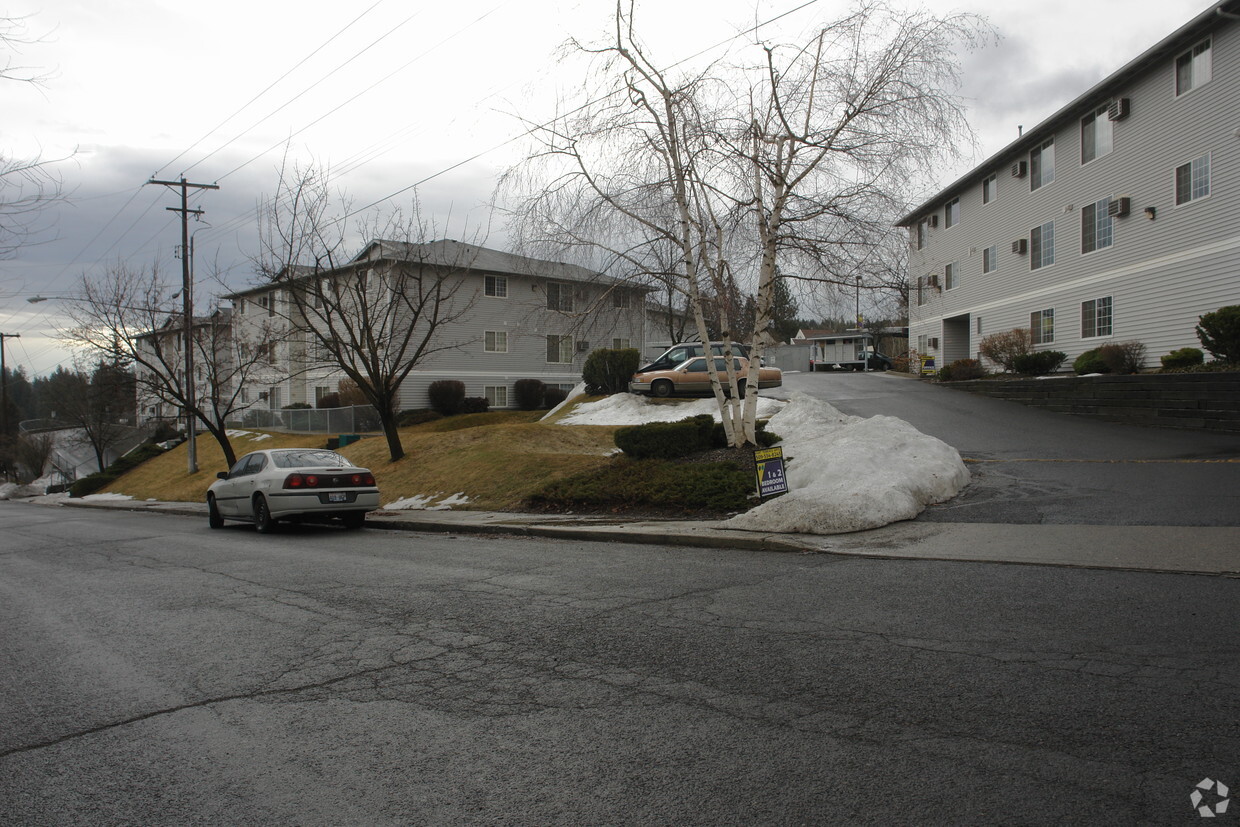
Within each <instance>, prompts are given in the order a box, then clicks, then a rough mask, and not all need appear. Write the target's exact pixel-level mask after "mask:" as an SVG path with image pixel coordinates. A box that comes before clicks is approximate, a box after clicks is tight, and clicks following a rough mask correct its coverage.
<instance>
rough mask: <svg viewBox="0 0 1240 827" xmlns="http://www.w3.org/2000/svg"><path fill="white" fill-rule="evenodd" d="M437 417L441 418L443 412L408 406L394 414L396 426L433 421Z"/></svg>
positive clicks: (403, 426) (409, 425) (406, 426)
mask: <svg viewBox="0 0 1240 827" xmlns="http://www.w3.org/2000/svg"><path fill="white" fill-rule="evenodd" d="M437 419H443V414H441V413H439V411H431V410H426V409H425V408H417V409H414V408H410V409H409V410H407V411H401V412H400V413H398V414H397V415H396V426H397V427H398V428H409V427H411V426H413V425H423V424H425V423H427V422H434V421H435V420H437Z"/></svg>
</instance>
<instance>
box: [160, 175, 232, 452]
mask: <svg viewBox="0 0 1240 827" xmlns="http://www.w3.org/2000/svg"><path fill="white" fill-rule="evenodd" d="M147 183H148V184H160V185H162V186H165V187H177V188H179V189H180V190H181V206H180V207H165V209H167V210H168V211H169V212H178V213H180V214H181V308H182V315H181V322H182V325H183V330H184V333H185V379H184V389H183V394H184V396H185V439H186V444H187V447H188V449H189V472H190V473H191V474H195V473H197V472H198V445H197V442H196V441H195V440H194V432H195V430H196V425H197V423H195V422H194V418H195V417H194V412H193V408H194V391H195V388H194V348H193V336H194V315H193V313H194V282H193V279H192V278H191V276H190V273H191V272H192V268H191V265H190V260H189V257H190V247H189V217H190V215H193V216H195V217H197V216H200V215H202V210H191V209H190V208H189V189H190V187H193V188H194V189H200V190H217V189H219V185H218V184H191V183H189V182H188V181H186V180H185V176H184V175H182V176H181V178H180V180H179V181H157V180H155V179H154V178H152V179H151V180H149V181H147Z"/></svg>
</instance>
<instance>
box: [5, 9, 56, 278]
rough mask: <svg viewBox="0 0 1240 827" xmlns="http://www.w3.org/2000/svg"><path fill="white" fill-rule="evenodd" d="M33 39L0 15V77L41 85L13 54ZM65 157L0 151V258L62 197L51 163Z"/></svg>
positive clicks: (19, 22) (21, 23) (18, 22)
mask: <svg viewBox="0 0 1240 827" xmlns="http://www.w3.org/2000/svg"><path fill="white" fill-rule="evenodd" d="M35 42H37V39H33V38H30V37H27V35H26V25H25V20H24V19H23V18H19V17H0V80H3V81H9V82H13V83H25V84H29V85H31V86H39V85H41V84H42V83H43V82H44V80H45V79H46V77H45V76H44V75H40V74H38V73H36V72H34V71H33V70H31V69H30V68H29V67H25V66H21V65H16V64H15V63H14V55H15V53H17V52H19V51H20V49H21V47H22V46H24V45H30V44H32V43H35ZM64 160H66V159H65V158H50V159H49V158H44V157H43V155H42V154H36V155H34V156H33V157H30V158H15V157H12V156H10V155H7V154H5V153H4V152H2V151H0V258H7V257H9V256H11V255H13V253H15V252H16V251H17V250H18V249H19V248H20V247H22V246H23V245H24V244H27V243H29V242H30V240H31V239H32V238H33V237H34V236H35V235H36V234H38V233H39V232H40V231H42V230H43V229H45V227H44V226H43V225H42V224H41V223H40V218H41V216H42V213H43V210H44V209H46V208H47V207H48V206H50V205H51V204H53V203H56V202H57V201H60V200H62V199H63V197H64V192H63V190H62V188H61V182H60V178H59V177H57V176H56V175H55V173H54V172H53V169H52V167H53V166H54V165H55V164H56V163H58V162H60V161H64Z"/></svg>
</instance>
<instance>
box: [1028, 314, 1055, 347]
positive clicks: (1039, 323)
mask: <svg viewBox="0 0 1240 827" xmlns="http://www.w3.org/2000/svg"><path fill="white" fill-rule="evenodd" d="M1029 334H1030V338H1031V340H1032V341H1033V343H1034V344H1035V345H1049V344H1050V343H1051V342H1053V341H1055V309H1054V308H1053V307H1052V308H1051V309H1049V310H1035V311H1034V312H1032V313H1030V314H1029Z"/></svg>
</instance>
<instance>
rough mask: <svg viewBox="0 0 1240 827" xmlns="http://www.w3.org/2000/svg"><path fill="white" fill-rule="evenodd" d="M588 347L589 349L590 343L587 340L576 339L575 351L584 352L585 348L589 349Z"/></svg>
mask: <svg viewBox="0 0 1240 827" xmlns="http://www.w3.org/2000/svg"><path fill="white" fill-rule="evenodd" d="M589 349H590V343H589V342H587V341H584V340H582V339H578V340H577V352H578V353H585V352H586V351H587V350H589Z"/></svg>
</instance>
